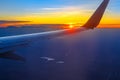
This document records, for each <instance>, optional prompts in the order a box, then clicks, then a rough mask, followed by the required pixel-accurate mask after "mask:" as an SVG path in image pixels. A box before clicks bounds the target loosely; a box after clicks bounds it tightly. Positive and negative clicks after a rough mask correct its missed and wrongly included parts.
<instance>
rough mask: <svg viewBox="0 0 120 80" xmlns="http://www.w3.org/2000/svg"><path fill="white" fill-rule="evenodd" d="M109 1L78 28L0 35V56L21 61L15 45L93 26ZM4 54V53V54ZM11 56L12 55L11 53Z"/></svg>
mask: <svg viewBox="0 0 120 80" xmlns="http://www.w3.org/2000/svg"><path fill="white" fill-rule="evenodd" d="M108 3H109V0H104V1H103V2H102V3H101V5H100V6H99V7H98V8H97V10H96V11H95V13H94V14H93V15H92V16H91V18H90V19H89V20H88V21H87V22H86V24H85V25H83V26H82V27H80V28H75V29H74V30H71V29H64V30H56V31H49V32H42V33H34V34H26V35H18V36H8V37H0V58H8V59H13V60H21V61H23V59H24V58H23V57H20V56H18V55H14V54H13V53H14V50H15V49H16V48H17V47H22V46H23V45H26V44H29V43H30V42H32V41H34V40H35V39H37V40H39V39H48V38H52V37H56V36H61V35H66V34H71V33H76V32H81V31H84V30H88V29H93V28H95V27H96V26H97V25H98V24H99V23H100V21H101V18H102V16H103V14H104V12H105V9H106V7H107V5H108ZM4 54H6V55H4ZM11 54H12V55H13V56H12V55H11Z"/></svg>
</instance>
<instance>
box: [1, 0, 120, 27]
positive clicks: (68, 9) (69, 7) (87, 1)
mask: <svg viewBox="0 0 120 80" xmlns="http://www.w3.org/2000/svg"><path fill="white" fill-rule="evenodd" d="M101 2H102V0H0V24H80V25H83V24H84V23H85V22H86V21H87V20H88V19H89V17H90V16H91V15H92V13H93V12H94V11H95V10H96V8H97V7H98V6H99V5H100V3H101ZM119 9H120V0H111V1H110V4H109V6H108V8H107V10H106V13H105V15H104V16H103V19H102V21H101V23H100V24H101V25H102V26H103V25H104V26H106V27H108V25H109V26H110V25H112V26H116V27H120V25H119V24H120V10H119ZM1 21H4V23H3V22H1ZM14 21H15V22H14Z"/></svg>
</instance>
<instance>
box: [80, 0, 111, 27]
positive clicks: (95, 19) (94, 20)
mask: <svg viewBox="0 0 120 80" xmlns="http://www.w3.org/2000/svg"><path fill="white" fill-rule="evenodd" d="M109 1H110V0H104V1H103V2H102V3H101V5H100V6H99V7H98V8H97V10H96V11H95V13H94V14H93V15H92V16H91V18H90V19H89V20H88V21H87V23H86V24H85V25H83V26H82V27H85V28H87V29H93V28H95V27H97V26H98V24H99V23H100V21H101V18H102V16H103V14H104V12H105V9H106V7H107V5H108V3H109Z"/></svg>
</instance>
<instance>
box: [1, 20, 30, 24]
mask: <svg viewBox="0 0 120 80" xmlns="http://www.w3.org/2000/svg"><path fill="white" fill-rule="evenodd" d="M27 22H30V21H10V20H0V24H7V23H27Z"/></svg>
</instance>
